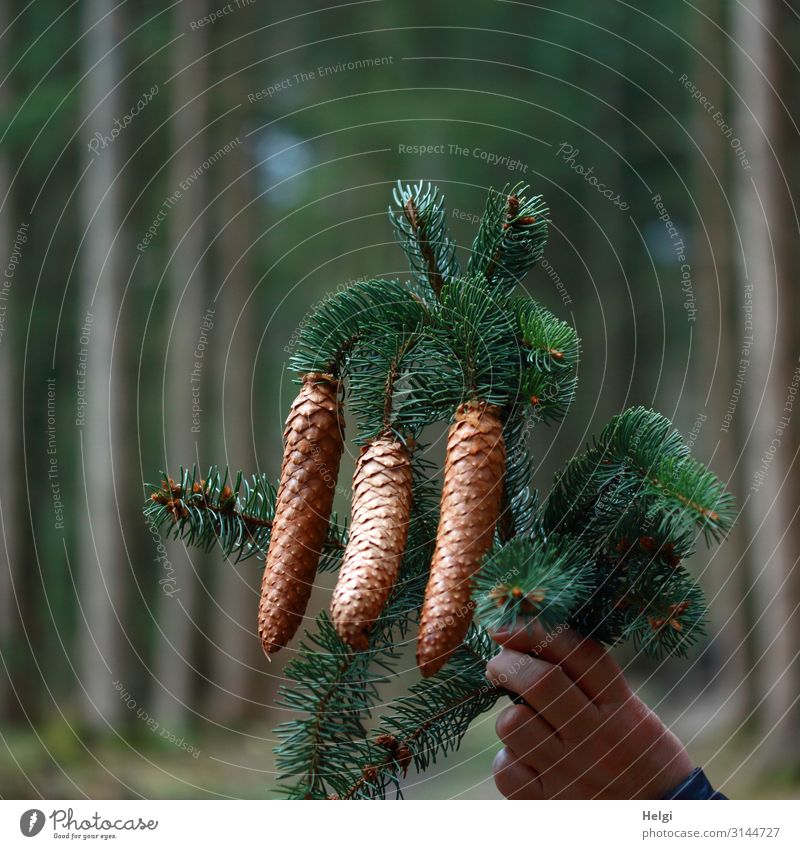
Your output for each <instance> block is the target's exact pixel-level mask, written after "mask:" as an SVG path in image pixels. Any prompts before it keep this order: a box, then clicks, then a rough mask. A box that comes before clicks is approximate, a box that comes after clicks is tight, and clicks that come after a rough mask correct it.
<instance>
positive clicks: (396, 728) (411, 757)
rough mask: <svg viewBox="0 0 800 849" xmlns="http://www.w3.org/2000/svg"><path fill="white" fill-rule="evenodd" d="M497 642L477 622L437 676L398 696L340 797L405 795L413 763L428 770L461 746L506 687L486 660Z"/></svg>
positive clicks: (416, 766) (490, 655)
mask: <svg viewBox="0 0 800 849" xmlns="http://www.w3.org/2000/svg"><path fill="white" fill-rule="evenodd" d="M497 650H498V647H497V645H496V644H494V643H493V642H492V641H491V639H490V638H489V636H488V635H487V634H486V632H485V631H483V630H482V629H480V628H477V627H474V626H473V627H472V628H471V629H470V632H469V634H468V635H467V638H466V640H465V641H464V645H463V646H462V647H461V648H460V649H459V650H458V651H457V652H456V653H455V655H453V657H452V658H451V660H450V661H449V662H448V663H447V665H446V666H445V667H444V668H443V669H442V670H441V671H440V672H439V673H438V674H437V675H435V676H433V677H432V678H426V679H423V680H420V681H418V682H417V683H416V684H414V685H412V687H411V689H410V692H409V694H408V695H407V696H402V697H400V698H399V699H396V700H395V701H394V702H393V704H394V706H395V712H394V713H393V714H392V715H390V716H384V717H382V719H381V722H380V725H379V727H378V732H377V734H376V736H375V739H374V741H372V742H370V743H367V744H366V745H365V746H364V747H363V749H364V753H363V758H362V761H361V762H360V763H359V764H357V765H356V768H355V769H354V770H352V771H351V773H350V775H349V777H348V779H347V780H346V782H345V784H344V786H343V787H342V788H341V790H340V791H339V792H338V793H337V794H336V796H335V798H340V799H375V798H381V799H382V798H385V797H386V795H387V793H388V792H394V793H395V794H396V796H397V797H398V798H400V797H401V796H402V791H401V785H400V782H401V779H402V778H403V777H404V776H405V774H406V772H407V771H408V769H409V768H410V767H411V766H412V765H413V767H414V768H415V769H416V770H417V771H418V772H424V771H425V770H426V769H428V767H429V766H430V765H431V764H432V763H434V762H435V760H436V759H437V757H439V756H441V755H447V754H448V753H450V752H454V751H457V750H458V748H459V747H460V745H461V742H462V741H463V739H464V736H465V734H466V733H467V731H468V729H469V726H470V724H471V723H472V721H473V720H474V719H475V718H476V717H477V716H480V715H481V714H482V713H485V712H486V711H487V710H490V709H491V708H492V707H493V706H494V705H495V703H496V702H497V700H498V699H499V698H501V697H502V696H503V695H504V694H505V691H504V690H501V689H498V688H496V687H493V686H492V685H491V684H489V682H488V681H487V680H486V677H485V668H486V663H487V662H488V661H489V659H490V658H491V657H492V656H493V655H494V654H495V653H496V651H497Z"/></svg>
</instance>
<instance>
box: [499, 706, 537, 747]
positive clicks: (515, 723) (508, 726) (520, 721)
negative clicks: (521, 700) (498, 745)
mask: <svg viewBox="0 0 800 849" xmlns="http://www.w3.org/2000/svg"><path fill="white" fill-rule="evenodd" d="M533 716H534V713H533V711H532V710H531V709H530V708H528V707H525V705H511V706H510V707H507V708H504V709H503V710H502V711H501V712H500V713H499V714H498V716H497V719H496V720H495V724H494V728H495V731H496V732H497V736H498V737H499V738H500V739H501V740H503V741H505V740H506V739H507V738H508V737H511V736H512V735H513V734H514V733H515V732H517V731H518V730H519V729H520V728H522V727H523V726H524V725H525V723H526V722H529V721H530V720H531V719H532V718H533Z"/></svg>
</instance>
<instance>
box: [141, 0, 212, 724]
mask: <svg viewBox="0 0 800 849" xmlns="http://www.w3.org/2000/svg"><path fill="white" fill-rule="evenodd" d="M207 7H208V3H207V2H206V0H184V2H183V3H180V4H179V5H178V6H177V7H176V8H175V11H174V14H175V27H176V31H177V32H178V33H184V35H183V37H182V38H180V39H179V40H178V41H177V42H176V43H175V44H174V46H173V48H172V57H173V62H172V73H173V74H177V76H176V77H175V79H174V80H173V81H172V82H171V83H170V85H171V86H172V93H171V97H172V104H173V106H172V112H173V114H172V119H171V122H170V127H171V137H172V143H171V147H172V149H173V150H174V151H175V155H174V157H173V159H172V164H171V167H170V173H169V186H170V191H180V192H181V195H180V198H179V199H178V200H177V202H176V203H175V205H174V206H173V207H172V208H171V210H170V212H169V219H168V228H169V238H170V245H171V248H172V251H171V256H170V260H169V265H168V267H167V269H166V274H167V275H168V277H169V288H170V291H171V300H170V309H169V318H168V324H169V327H170V331H169V333H170V334H171V335H170V338H169V342H168V351H167V358H166V363H165V369H166V380H165V387H166V389H165V397H164V404H165V416H164V421H165V427H166V433H165V434H164V440H165V449H166V458H165V468H166V469H169V470H170V471H171V472H172V473H177V470H178V468H179V467H180V466H181V465H182V466H184V467H186V466H191V464H192V463H197V464H198V467H199V469H200V470H201V471H202V469H203V463H205V462H206V460H205V457H204V456H203V449H202V447H201V446H202V445H203V444H204V441H205V440H204V436H203V432H202V429H203V426H204V425H203V418H204V415H208V414H209V413H211V403H210V402H211V395H210V393H211V375H210V374H209V368H210V364H209V362H208V351H207V348H206V346H207V344H208V339H209V338H210V337H211V334H212V333H213V329H212V325H213V324H214V316H213V315H212V314H210V313H207V310H208V308H209V306H211V305H210V303H209V301H208V292H207V289H206V275H205V272H204V266H205V262H206V261H207V260H206V258H204V257H203V250H204V249H205V247H206V232H205V226H204V220H203V218H202V211H203V207H204V205H205V202H206V191H205V185H206V181H207V179H208V177H207V175H206V172H205V171H201V172H197V169H198V168H201V166H202V165H203V163H204V162H205V160H206V158H207V157H208V156H209V154H210V151H208V150H207V145H206V135H205V132H204V128H205V123H206V108H205V106H206V97H207V95H206V94H204V92H205V89H206V86H207V79H206V61H207V60H206V58H205V56H206V49H207V37H206V29H205V28H196V29H194V30H193V29H192V28H191V26H190V24H191V22H192V21H196V20H199V19H200V18H202V17H203V16H204V15H205V14H207ZM192 63H194V64H192ZM190 65H191V67H189V66H190ZM187 68H188V70H187ZM212 167H217V166H212ZM195 173H198V176H197V178H196V179H194V178H193V175H194V174H195ZM187 178H189V179H190V180H191V184H190V185H187ZM181 183H183V184H184V186H183V187H182V186H181ZM167 550H168V553H169V560H170V563H171V566H172V570H173V571H172V574H171V575H169V579H168V580H167V581H166V582H164V583H162V589H163V590H164V592H163V594H162V596H161V605H160V610H159V616H158V621H159V626H160V633H159V637H158V650H157V653H156V664H155V674H156V691H155V694H154V709H155V713H156V716H157V717H158V719H159V721H160V722H163V723H165V724H173V725H174V724H176V723H180V722H181V721H183V720H184V719H185V717H186V715H187V711H188V710H189V708H190V706H191V704H192V702H193V700H194V688H195V684H196V680H197V672H196V661H197V659H198V657H197V656H196V652H195V647H196V646H197V644H198V641H197V632H198V624H197V623H198V618H199V617H198V609H199V606H200V593H199V588H200V582H201V579H200V573H201V572H202V571H203V567H202V565H201V564H202V563H203V562H204V559H205V558H204V557H203V555H202V554H201V553H200V552H198V551H197V550H196V549H191V548H187V547H186V546H185V545H183V544H182V543H179V542H172V543H168V544H167ZM165 577H166V576H165Z"/></svg>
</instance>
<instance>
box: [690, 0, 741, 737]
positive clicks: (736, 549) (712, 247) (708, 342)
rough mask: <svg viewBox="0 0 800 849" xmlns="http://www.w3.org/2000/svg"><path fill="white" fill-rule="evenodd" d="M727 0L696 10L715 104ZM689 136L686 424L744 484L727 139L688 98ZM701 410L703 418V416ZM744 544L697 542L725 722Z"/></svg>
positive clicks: (706, 89)
mask: <svg viewBox="0 0 800 849" xmlns="http://www.w3.org/2000/svg"><path fill="white" fill-rule="evenodd" d="M727 5H728V4H727V3H726V0H710V3H709V7H708V8H706V9H704V10H703V13H702V14H699V13H698V14H695V15H694V18H693V21H694V26H695V30H694V38H693V42H694V46H695V48H696V52H695V53H694V67H693V70H692V73H691V77H692V80H693V81H694V82H695V84H696V85H697V86H698V88H699V89H700V90H701V91H702V92H703V94H704V95H705V96H706V97H707V98H708V100H709V101H711V102H712V103H715V104H722V103H724V102H725V92H726V86H727V83H726V76H727V75H726V48H727V37H726V36H725V33H724V31H723V30H722V29H720V26H721V25H723V23H724V20H725V8H726V7H727ZM692 107H693V109H692V116H693V128H692V138H693V140H694V142H695V144H696V145H697V148H698V150H697V151H693V153H694V165H695V167H694V173H693V175H692V186H693V187H694V189H695V201H696V203H697V207H698V211H697V212H696V213H695V214H696V215H697V218H696V219H695V232H694V234H693V238H692V245H693V254H694V277H695V285H696V290H697V292H696V297H697V305H698V317H699V319H700V321H699V322H698V323H697V324H696V325H694V331H695V332H694V333H693V340H694V345H693V347H694V355H693V361H694V373H695V374H696V375H697V376H698V381H697V384H698V385H697V387H696V389H695V391H694V393H693V398H692V402H693V403H694V405H695V406H694V411H695V412H694V415H695V418H694V420H693V421H690V422H689V428H690V429H691V430H692V431H694V432H696V433H697V444H698V448H702V450H701V451H698V455H699V456H700V457H701V459H702V460H703V461H704V462H708V463H710V465H711V466H712V467H713V468H714V471H715V472H716V473H717V474H718V475H720V477H722V478H723V479H724V480H726V481H730V487H731V488H732V489H733V490H734V491H736V492H741V491H742V486H741V482H742V479H743V478H742V475H741V470H738V471H737V459H738V456H739V449H738V443H737V440H736V438H735V434H736V433H737V430H738V429H737V427H736V425H737V422H736V421H735V422H734V423H733V427H732V429H731V430H730V431H728V432H722V431H721V430H720V426H721V424H722V422H723V420H724V416H725V412H726V410H727V407H728V402H729V400H730V394H731V380H732V377H733V376H735V372H734V375H733V376H732V375H731V374H729V373H728V371H726V370H723V371H722V372H720V371H719V368H720V366H722V368H723V369H725V368H726V367H729V364H731V363H736V364H738V362H739V351H740V336H741V333H740V321H739V317H740V314H741V298H740V295H739V289H738V285H737V281H736V276H735V269H734V261H733V259H734V245H733V242H732V239H731V215H730V210H729V209H728V201H727V199H726V192H727V191H728V187H729V177H730V168H729V167H728V165H729V162H728V160H729V157H730V145H729V143H728V140H727V139H726V138H725V135H724V134H723V133H722V132H721V131H720V128H719V127H718V126H717V125H716V123H715V122H714V120H713V119H712V116H711V115H709V114H708V112H707V111H706V110H705V109H703V108H701V107H700V105H699V104H695V103H694V102H692ZM701 416H705V420H703V419H701ZM744 548H745V540H744V534H743V532H742V527H741V525H739V524H737V525H735V526H734V529H733V531H732V532H731V534H730V535H729V537H728V539H727V540H726V542H725V543H724V545H723V547H722V548H720V549H712V550H711V551H707V550H706V549H704V548H701V549H700V550H699V551H698V557H702V558H703V562H702V564H700V563H699V564H698V567H700V568H699V571H702V572H703V573H704V575H706V576H707V580H705V581H704V582H703V583H704V585H705V589H706V594H707V596H708V598H709V600H710V614H711V618H712V622H713V627H712V633H713V635H714V637H713V653H714V657H713V666H712V668H710V669H709V670H708V672H709V677H710V676H716V678H715V681H714V686H715V687H717V688H719V691H720V693H721V694H722V695H723V697H724V698H725V699H726V700H727V706H728V707H729V708H730V713H729V714H728V712H727V711H726V714H727V715H729V717H730V719H729V721H730V722H731V723H732V724H734V725H738V724H739V723H740V722H741V721H742V720H743V719H744V718H745V717H746V716H747V715H748V714H749V712H750V711H751V710H752V709H753V707H754V705H755V693H754V692H753V681H752V679H751V680H749V681H748V676H749V674H750V672H751V671H752V658H751V654H752V652H751V650H750V643H751V642H752V641H751V640H749V639H748V636H747V631H748V623H749V622H752V619H751V618H750V617H749V616H748V610H749V609H750V606H751V605H750V599H749V595H748V592H747V591H748V588H749V587H748V580H747V577H748V576H747V570H746V568H745V565H744V561H743V560H742V555H743V550H744Z"/></svg>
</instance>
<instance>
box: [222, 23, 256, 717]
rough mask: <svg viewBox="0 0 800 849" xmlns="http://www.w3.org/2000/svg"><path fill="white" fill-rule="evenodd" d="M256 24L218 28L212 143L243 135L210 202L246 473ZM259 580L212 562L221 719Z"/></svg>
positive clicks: (239, 675) (240, 680) (231, 452)
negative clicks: (249, 135)
mask: <svg viewBox="0 0 800 849" xmlns="http://www.w3.org/2000/svg"><path fill="white" fill-rule="evenodd" d="M255 26H257V22H255V21H249V20H248V15H247V14H246V13H245V12H242V13H240V14H238V15H235V16H230V20H228V19H226V21H225V22H224V26H220V28H219V34H220V36H221V39H222V41H223V42H224V43H227V44H228V45H229V46H227V47H225V48H224V49H223V50H222V51H221V64H222V67H221V68H220V71H221V73H220V75H219V76H220V79H222V80H223V82H222V83H221V84H220V86H219V87H218V96H219V97H220V99H221V103H222V104H226V105H227V108H230V107H231V106H233V105H234V104H237V103H238V104H244V108H240V109H236V110H234V111H233V112H231V113H230V114H229V115H228V116H227V117H226V118H225V119H224V120H223V121H221V122H220V123H219V125H218V127H219V130H218V132H219V135H218V137H217V145H215V146H216V147H219V146H222V145H225V144H228V143H229V142H230V141H232V140H233V139H235V138H236V137H237V136H238V137H239V138H240V139H241V140H242V142H243V143H242V144H241V145H237V146H236V147H235V148H234V149H233V150H232V151H231V153H229V154H228V155H227V156H226V157H225V158H224V160H223V161H222V162H220V166H219V172H218V178H219V179H218V180H217V188H218V190H219V191H220V192H221V193H222V194H221V196H220V198H219V200H218V201H217V204H216V214H217V226H216V228H215V229H216V232H217V233H218V234H219V237H218V240H217V243H216V249H217V250H216V254H217V264H216V267H217V268H218V270H219V274H218V275H217V276H218V279H219V281H220V282H219V287H218V288H219V291H218V293H217V304H218V305H219V308H218V314H219V328H218V335H217V339H216V345H215V349H214V350H215V363H216V366H217V379H218V385H219V388H220V397H219V410H220V411H221V415H220V424H221V426H222V427H221V436H222V439H221V440H220V442H219V444H218V446H217V449H216V450H215V452H214V454H215V456H224V458H225V463H227V464H228V465H229V466H230V467H231V468H232V469H244V470H245V471H246V472H248V473H250V472H251V471H255V469H256V455H255V451H254V448H253V411H252V410H251V402H252V398H251V387H252V376H253V369H254V367H255V357H256V347H257V344H258V325H257V323H256V321H255V316H256V315H257V314H258V310H257V301H256V300H255V298H254V297H253V296H254V288H255V282H256V281H255V274H254V266H255V262H254V251H255V247H254V241H255V238H256V233H257V225H256V221H255V216H256V214H257V212H258V208H257V206H255V204H252V203H251V201H252V200H253V193H252V192H251V186H252V185H253V184H254V183H255V171H250V172H249V173H246V172H247V171H248V169H249V168H250V167H251V166H252V165H253V163H252V161H251V159H250V157H249V156H248V150H249V148H248V147H247V146H246V145H245V144H244V142H245V133H246V132H247V126H246V125H245V119H246V116H247V114H248V112H249V110H248V109H247V108H246V105H247V92H248V91H249V90H250V88H249V87H248V85H247V77H246V75H245V74H246V72H245V71H240V70H239V69H241V68H243V67H244V66H246V65H247V64H248V62H249V61H252V56H251V54H252V53H253V49H252V45H253V44H254V43H255V38H254V37H253V36H249V37H248V36H247V33H248V32H249V31H250V29H252V28H255ZM242 36H244V37H243V38H242ZM237 38H239V40H238V41H235V42H233V44H231V41H232V40H233V39H237ZM248 204H249V205H248ZM260 580H261V570H260V569H259V568H258V564H257V563H256V561H255V560H247V561H245V562H244V563H239V564H232V563H231V564H225V563H216V564H215V570H214V580H213V584H214V586H215V589H214V591H213V599H214V602H213V609H212V614H211V616H212V618H211V623H210V628H211V634H212V642H213V646H212V649H211V665H210V669H211V673H210V678H211V681H212V682H213V686H214V689H213V691H212V692H211V693H210V696H209V710H210V712H211V713H213V715H214V716H217V717H219V718H221V719H222V720H223V721H227V720H231V719H235V718H240V717H241V716H242V714H243V713H244V712H245V710H246V705H247V701H246V700H247V699H249V698H252V697H253V696H254V695H255V692H254V691H255V687H256V683H257V681H258V680H259V678H260V676H259V675H258V673H257V671H256V670H261V669H263V655H262V653H261V649H260V647H259V641H258V639H257V637H256V634H255V621H256V616H255V612H256V607H257V604H258V592H259V584H260ZM256 698H260V699H264V698H265V694H264V693H263V692H262V693H260V694H258V695H257V696H256Z"/></svg>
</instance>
